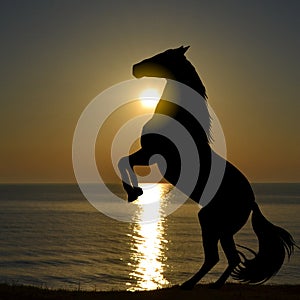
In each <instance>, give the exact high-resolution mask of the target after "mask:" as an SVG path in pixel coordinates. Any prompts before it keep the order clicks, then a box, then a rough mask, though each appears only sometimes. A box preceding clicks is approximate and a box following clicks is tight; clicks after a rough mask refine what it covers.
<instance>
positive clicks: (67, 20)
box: [0, 0, 300, 183]
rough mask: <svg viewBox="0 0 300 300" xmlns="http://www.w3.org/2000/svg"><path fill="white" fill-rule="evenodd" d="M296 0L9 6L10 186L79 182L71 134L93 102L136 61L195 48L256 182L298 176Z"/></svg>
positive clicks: (5, 178) (4, 132) (1, 18)
mask: <svg viewBox="0 0 300 300" xmlns="http://www.w3.org/2000/svg"><path fill="white" fill-rule="evenodd" d="M299 11H300V2H299V1H297V0H295V1H293V0H287V1H284V0H282V1H279V0H264V1H261V0H253V1H211V0H210V1H201V0H197V1H191V0H186V1H174V0H172V1H161V0H160V1H156V0H152V1H135V0H133V1H113V0H112V1H78V0H72V1H66V0H59V1H56V0H51V1H48V0H43V1H38V0H36V1H31V0H27V1H22V0H18V1H16V0H3V1H1V2H0V40H1V47H0V65H1V67H0V85H1V88H0V102H1V110H0V128H1V131H0V138H1V147H0V182H1V183H9V182H41V183H43V182H74V181H75V178H74V172H73V168H72V139H73V133H74V129H75V127H76V124H77V121H78V119H79V117H80V115H81V113H82V111H83V110H84V108H85V107H86V106H87V105H88V104H89V102H90V101H91V100H92V99H93V98H94V97H96V96H97V95H98V94H99V93H101V92H102V91H104V90H105V89H107V88H109V87H110V86H112V85H114V84H116V83H118V82H122V81H124V80H128V79H132V78H133V76H132V74H131V68H132V65H133V64H135V63H136V62H139V61H141V60H142V59H144V58H146V57H149V56H152V55H154V54H156V53H159V52H162V51H163V50H165V49H168V48H175V47H178V46H181V45H190V46H191V47H190V49H189V51H188V52H187V53H186V56H187V58H188V59H189V61H191V63H192V64H193V65H194V66H195V68H196V70H197V72H198V74H199V75H200V76H201V79H202V81H203V83H204V84H205V86H206V89H207V94H208V101H209V103H210V105H211V106H212V107H213V109H214V111H215V112H216V114H217V116H218V118H219V120H220V122H221V124H222V127H223V131H224V134H225V137H226V143H227V152H228V153H227V158H228V160H229V161H231V162H232V163H233V164H235V165H236V166H237V167H238V168H239V169H241V170H242V172H243V173H244V174H246V176H247V177H248V178H249V180H250V181H251V182H300V155H299V153H300V135H299V130H300V124H299V116H300V104H299V78H300V76H299V53H300V42H299V28H300V24H299Z"/></svg>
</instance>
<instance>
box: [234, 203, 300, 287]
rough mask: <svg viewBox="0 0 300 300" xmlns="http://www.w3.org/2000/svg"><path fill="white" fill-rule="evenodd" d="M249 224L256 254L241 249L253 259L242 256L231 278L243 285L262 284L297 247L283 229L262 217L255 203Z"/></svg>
mask: <svg viewBox="0 0 300 300" xmlns="http://www.w3.org/2000/svg"><path fill="white" fill-rule="evenodd" d="M251 222H252V227H253V230H254V232H255V234H256V236H257V238H258V243H259V245H258V253H256V252H254V251H253V250H250V249H248V248H246V247H242V248H244V249H248V250H249V251H250V252H251V253H252V254H253V255H254V258H252V259H247V258H246V257H245V256H244V255H243V254H242V255H241V256H242V257H243V260H242V262H241V263H240V264H239V265H238V266H237V267H236V269H235V270H234V271H233V272H232V277H233V278H234V279H236V280H239V281H241V282H244V283H252V284H262V283H264V282H265V281H267V280H268V279H270V278H271V277H272V276H273V275H275V274H276V273H277V272H278V271H279V269H280V268H281V266H282V264H283V262H284V259H285V256H286V255H287V256H288V258H290V256H291V254H292V253H293V251H294V247H297V245H296V243H295V241H294V240H293V237H292V236H291V235H290V234H289V233H288V232H287V231H286V230H285V229H283V228H281V227H278V226H275V225H273V224H272V223H271V222H269V221H268V220H267V219H266V218H265V217H264V216H263V214H262V213H261V211H260V209H259V207H258V205H257V203H255V202H254V204H253V207H252V218H251ZM239 253H241V252H240V251H239Z"/></svg>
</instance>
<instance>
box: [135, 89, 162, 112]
mask: <svg viewBox="0 0 300 300" xmlns="http://www.w3.org/2000/svg"><path fill="white" fill-rule="evenodd" d="M139 98H140V100H141V103H142V105H143V106H144V107H147V108H154V107H155V106H156V105H157V103H158V101H159V99H160V93H159V92H158V90H156V89H154V88H148V89H145V90H143V91H142V92H141V94H140V97H139Z"/></svg>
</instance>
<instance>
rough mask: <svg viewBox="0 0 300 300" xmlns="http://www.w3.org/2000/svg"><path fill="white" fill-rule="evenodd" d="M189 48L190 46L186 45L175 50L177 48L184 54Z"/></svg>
mask: <svg viewBox="0 0 300 300" xmlns="http://www.w3.org/2000/svg"><path fill="white" fill-rule="evenodd" d="M189 48H190V46H186V47H183V46H181V47H179V48H177V50H179V51H180V53H181V54H184V53H185V52H186V51H187V50H188V49H189Z"/></svg>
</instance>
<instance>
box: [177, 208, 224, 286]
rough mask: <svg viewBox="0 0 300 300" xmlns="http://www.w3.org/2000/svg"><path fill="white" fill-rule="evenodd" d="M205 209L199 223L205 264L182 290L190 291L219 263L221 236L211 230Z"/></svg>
mask: <svg viewBox="0 0 300 300" xmlns="http://www.w3.org/2000/svg"><path fill="white" fill-rule="evenodd" d="M205 211H206V210H205V208H202V209H201V210H200V212H199V215H198V216H199V221H200V224H201V229H202V243H203V250H204V263H203V265H202V266H201V268H200V269H199V271H198V272H197V273H196V274H195V275H194V276H193V277H192V278H190V279H189V280H188V281H186V282H184V283H183V284H182V285H181V289H183V290H190V289H192V288H193V287H194V286H195V285H196V284H197V282H198V281H200V280H201V279H202V278H203V277H204V276H205V275H206V274H207V273H208V272H209V271H210V270H211V269H212V268H213V267H214V266H215V265H216V264H217V263H218V261H219V253H218V242H219V234H218V233H217V232H216V231H214V230H211V228H213V227H211V224H210V220H209V219H210V218H209V217H210V216H209V214H206V212H205Z"/></svg>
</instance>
